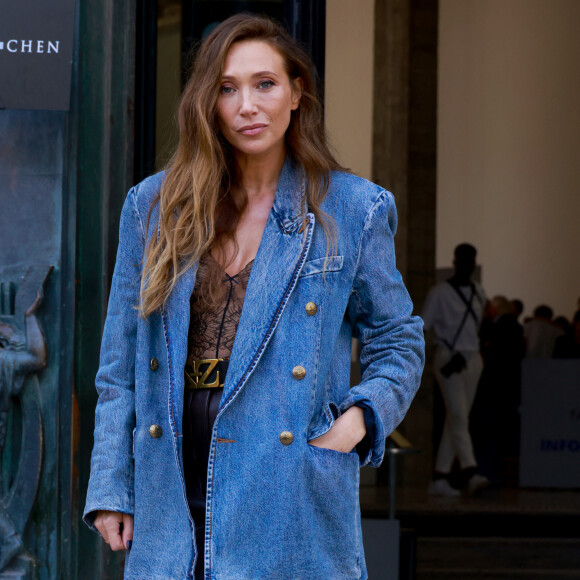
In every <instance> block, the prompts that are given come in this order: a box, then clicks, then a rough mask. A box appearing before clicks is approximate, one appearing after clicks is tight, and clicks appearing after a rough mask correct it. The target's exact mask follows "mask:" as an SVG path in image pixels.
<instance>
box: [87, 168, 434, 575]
mask: <svg viewBox="0 0 580 580" xmlns="http://www.w3.org/2000/svg"><path fill="white" fill-rule="evenodd" d="M301 175H302V174H301V172H300V171H299V170H298V169H297V168H296V167H294V166H293V165H292V163H291V162H290V161H286V163H285V165H284V168H283V170H282V174H281V176H280V179H279V183H278V189H277V192H276V196H275V200H274V205H273V207H272V210H271V212H270V216H269V218H268V221H267V224H266V228H265V231H264V234H263V237H262V241H261V244H260V248H259V250H258V254H257V257H256V259H255V262H254V265H253V267H252V273H251V276H250V280H249V284H248V287H247V291H246V297H245V302H244V307H243V312H242V316H241V320H240V323H239V327H238V331H237V335H236V339H235V344H234V348H233V351H232V355H231V359H230V365H229V370H228V375H227V378H226V382H225V387H224V391H223V396H222V399H221V403H220V410H219V413H218V417H217V420H216V422H215V427H214V430H213V435H212V443H211V451H210V460H209V469H208V487H207V489H208V497H207V512H206V532H205V554H197V553H196V548H195V541H194V529H193V522H192V519H191V517H190V514H189V510H188V507H187V501H186V497H185V489H184V478H183V461H182V439H183V438H182V410H183V390H184V378H183V369H184V365H185V361H186V355H187V336H188V328H189V309H190V301H189V299H190V295H191V292H192V290H193V286H194V283H195V274H196V268H195V267H194V268H192V269H190V270H189V271H187V272H186V273H185V274H183V276H182V277H181V278H180V279H179V282H178V283H177V285H176V287H175V289H174V291H173V292H172V294H171V296H170V298H169V300H168V302H167V303H166V305H165V307H164V308H163V310H162V311H159V312H155V313H154V314H152V315H151V316H150V317H149V318H148V319H147V320H143V319H140V318H139V317H138V316H137V312H136V310H135V305H136V304H137V302H138V295H139V280H140V275H141V264H142V257H143V253H144V249H145V245H146V243H147V240H146V220H147V214H148V211H149V207H150V205H151V203H152V200H153V198H154V197H155V195H156V194H157V192H158V191H159V188H160V185H161V183H162V180H163V174H157V175H154V176H153V177H150V178H148V179H146V180H145V181H143V182H142V183H141V184H139V185H137V186H136V187H134V188H133V189H131V191H130V192H129V194H128V196H127V199H126V202H125V205H124V208H123V212H122V216H121V227H120V240H119V249H118V254H117V262H116V266H115V271H114V276H113V284H112V288H111V295H110V300H109V309H108V313H107V319H106V323H105V329H104V334H103V340H102V349H101V360H100V369H99V372H98V375H97V378H96V386H97V390H98V393H99V400H98V404H97V408H96V425H95V433H94V449H93V454H92V460H91V477H90V482H89V489H88V493H87V499H86V507H85V512H84V519H85V522H86V523H87V524H88V525H89V526H91V527H93V529H94V526H93V522H94V517H95V512H96V510H113V511H119V512H126V513H129V514H133V515H134V518H135V529H134V538H133V546H132V548H131V550H130V552H129V553H128V554H127V560H126V564H125V578H131V579H143V578H155V579H161V578H167V579H190V578H193V570H194V566H195V561H196V559H197V558H204V560H205V561H204V565H205V578H206V579H215V580H218V579H219V580H237V579H239V580H242V579H243V580H248V579H252V580H258V579H270V580H271V579H280V580H316V579H319V580H328V579H329V578H332V579H355V578H356V579H361V578H362V579H364V578H367V572H366V567H365V560H364V553H363V546H362V535H361V523H360V509H359V502H358V491H359V468H360V466H361V465H371V466H375V467H377V466H378V465H379V464H380V463H381V461H382V459H383V454H384V450H385V438H386V436H388V435H389V434H390V433H391V432H392V431H393V430H394V429H395V427H396V426H397V425H398V424H399V422H400V421H401V420H402V419H403V416H404V415H405V412H406V411H407V409H408V407H409V405H410V403H411V400H412V398H413V396H414V395H415V392H416V391H417V388H418V386H419V381H420V377H421V373H422V369H423V363H424V342H423V332H422V321H421V319H420V318H418V317H416V316H412V314H411V311H412V304H411V300H410V298H409V295H408V293H407V291H406V289H405V286H404V285H403V281H402V279H401V276H400V274H399V272H398V271H397V269H396V266H395V251H394V245H393V235H394V232H395V228H396V211H395V204H394V201H393V196H392V195H391V194H390V193H389V192H387V191H385V190H383V189H381V188H380V187H378V186H377V185H375V184H373V183H370V182H368V181H366V180H364V179H361V178H359V177H356V176H354V175H350V174H347V173H341V172H334V173H333V174H332V179H331V183H330V189H329V191H328V194H327V196H326V198H325V200H324V202H323V206H322V207H323V209H324V210H325V211H326V212H327V213H328V214H329V215H331V216H332V217H333V218H334V220H335V223H336V227H337V234H338V235H337V244H336V252H335V253H334V255H330V256H328V257H326V253H327V242H326V237H325V235H324V232H323V230H322V228H321V227H320V225H319V224H316V223H315V219H314V216H313V215H312V214H311V213H307V220H308V221H307V225H306V227H305V228H303V227H302V225H303V220H302V216H303V212H304V211H307V210H306V208H303V206H302V203H303V201H302V200H303V199H304V181H303V179H302V177H301ZM158 217H159V216H158V205H156V206H155V207H154V209H153V212H152V216H151V224H152V225H151V227H150V228H149V232H150V234H149V235H155V233H156V229H157V228H156V224H157V223H158ZM309 302H314V303H315V304H316V312H315V313H314V314H312V310H313V309H312V308H309V311H307V309H306V305H307V304H308V303H309ZM353 336H357V337H358V338H359V339H360V342H361V346H362V352H361V370H362V380H361V382H360V384H359V385H357V386H355V387H353V388H349V384H350V358H351V338H352V337H353ZM152 359H156V361H158V364H157V365H156V364H151V361H152ZM295 366H302V367H304V369H305V370H306V376H305V377H304V378H302V379H298V378H295V377H294V375H293V373H292V370H293V368H294V367H295ZM354 404H357V405H360V406H362V407H363V409H364V411H365V421H366V425H367V431H368V434H369V437H370V450H369V451H368V454H363V456H362V457H359V455H358V454H357V453H356V452H354V451H353V452H351V453H340V452H337V451H333V450H329V449H321V448H319V447H314V446H311V445H309V444H308V441H309V440H311V439H313V438H315V437H318V436H320V435H322V434H324V433H325V432H326V431H328V430H329V429H330V428H331V427H332V425H333V423H334V421H335V419H336V418H337V417H338V416H339V415H340V414H341V413H342V412H344V411H345V410H346V409H348V408H349V407H350V406H352V405H354ZM152 425H158V426H160V427H161V431H160V432H159V430H158V431H157V432H156V433H155V435H157V436H156V437H153V436H152V435H151V434H150V427H151V426H152ZM283 432H289V433H291V437H289V436H286V437H281V434H282V433H283ZM159 434H160V436H159ZM289 440H291V442H289Z"/></svg>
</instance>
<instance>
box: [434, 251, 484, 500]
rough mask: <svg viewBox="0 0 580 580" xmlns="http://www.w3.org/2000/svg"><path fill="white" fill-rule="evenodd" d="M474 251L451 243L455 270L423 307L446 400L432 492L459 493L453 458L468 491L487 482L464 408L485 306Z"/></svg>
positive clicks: (471, 392)
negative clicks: (452, 477)
mask: <svg viewBox="0 0 580 580" xmlns="http://www.w3.org/2000/svg"><path fill="white" fill-rule="evenodd" d="M476 255H477V251H476V249H475V248H474V247H473V246H472V245H471V244H460V245H458V246H457V247H456V248H455V252H454V256H455V257H454V260H453V267H454V269H455V272H454V275H453V276H452V277H451V278H450V279H449V280H447V281H445V282H441V283H440V284H437V285H436V286H434V287H433V288H431V290H430V291H429V294H428V295H427V298H426V301H425V306H424V310H423V320H424V324H425V329H426V330H427V331H430V332H432V333H433V334H434V336H435V340H436V344H437V348H436V351H435V367H434V373H435V377H436V379H437V383H438V385H439V388H440V389H441V394H442V396H443V402H444V404H445V423H444V427H443V434H442V437H441V442H440V443H439V448H438V451H437V455H436V458H435V469H434V474H433V480H432V481H431V483H430V484H429V488H428V492H429V494H431V495H443V496H458V495H459V494H460V492H459V491H458V490H457V489H455V488H454V487H452V485H451V482H450V475H451V471H452V468H453V464H454V462H455V461H457V462H458V463H459V467H460V469H461V477H460V479H461V482H462V487H464V488H465V490H466V491H467V493H469V494H474V493H476V492H478V491H479V490H481V489H482V488H484V487H485V486H487V484H488V483H489V482H488V479H487V478H486V477H484V476H483V475H481V474H480V473H478V469H477V461H476V459H475V454H474V451H473V444H472V441H471V436H470V433H469V412H470V410H471V406H472V405H473V401H474V398H475V393H476V390H477V385H478V383H479V378H480V375H481V371H482V368H483V363H482V359H481V354H480V349H479V328H480V325H481V321H482V318H483V313H484V309H485V305H486V297H485V292H484V291H483V288H482V287H481V285H480V284H479V283H478V282H476V281H474V280H472V275H473V272H474V270H475V264H476V262H475V258H476Z"/></svg>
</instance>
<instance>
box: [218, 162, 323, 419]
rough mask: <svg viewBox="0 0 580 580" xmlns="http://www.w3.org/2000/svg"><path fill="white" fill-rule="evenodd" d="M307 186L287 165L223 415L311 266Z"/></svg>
mask: <svg viewBox="0 0 580 580" xmlns="http://www.w3.org/2000/svg"><path fill="white" fill-rule="evenodd" d="M305 214H306V197H305V189H304V181H303V179H302V177H301V174H299V173H298V171H296V169H295V168H294V167H293V166H292V164H291V162H290V160H288V159H287V160H286V163H285V164H284V168H283V169H282V173H281V175H280V179H279V181H278V189H277V191H276V197H275V199H274V205H273V207H272V210H271V211H270V215H269V217H268V221H267V223H266V227H265V229H264V234H263V236H262V241H261V243H260V247H259V249H258V253H257V255H256V259H255V260H254V264H253V266H252V272H251V274H250V279H249V281H248V287H247V288H246V295H245V298H244V307H243V310H242V315H241V318H240V322H239V325H238V330H237V333H236V339H235V342H234V346H233V349H232V354H231V357H230V363H229V366H228V374H227V377H226V381H225V385H224V392H223V395H222V399H221V408H220V412H219V414H221V413H222V412H223V410H224V409H225V408H226V407H228V406H229V405H230V404H231V402H232V401H233V400H234V398H235V397H236V395H237V394H238V393H239V392H240V390H241V389H242V388H243V386H244V385H245V383H246V382H247V380H248V378H249V376H250V375H251V373H252V372H253V370H254V369H255V367H256V365H257V364H258V362H259V360H260V358H261V356H262V354H263V352H264V350H265V348H266V346H267V345H268V342H269V341H270V338H271V337H272V334H273V333H274V331H275V329H276V326H277V325H278V322H279V320H280V317H281V316H282V313H283V311H284V308H285V306H286V304H287V302H288V298H289V297H290V294H291V293H292V290H293V289H294V287H295V286H296V283H297V281H298V276H299V274H300V271H301V270H302V266H303V265H304V262H305V261H306V257H307V255H308V251H309V249H310V244H311V241H312V233H313V230H314V215H313V214H306V220H307V222H306V226H305V227H304V228H303V227H302V226H303V219H302V216H303V215H305Z"/></svg>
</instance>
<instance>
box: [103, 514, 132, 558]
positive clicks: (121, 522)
mask: <svg viewBox="0 0 580 580" xmlns="http://www.w3.org/2000/svg"><path fill="white" fill-rule="evenodd" d="M95 528H97V530H99V532H100V534H101V536H103V540H105V542H106V543H107V544H109V545H110V546H111V550H113V551H117V550H127V549H129V548H130V547H131V542H132V541H133V516H130V515H129V514H123V513H120V512H111V511H105V510H100V511H98V512H97V516H96V517H95Z"/></svg>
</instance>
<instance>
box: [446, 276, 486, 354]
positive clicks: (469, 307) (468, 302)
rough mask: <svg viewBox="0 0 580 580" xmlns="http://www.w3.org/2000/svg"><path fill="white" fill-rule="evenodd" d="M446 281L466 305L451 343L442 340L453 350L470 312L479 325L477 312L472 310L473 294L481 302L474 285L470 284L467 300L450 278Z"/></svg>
mask: <svg viewBox="0 0 580 580" xmlns="http://www.w3.org/2000/svg"><path fill="white" fill-rule="evenodd" d="M447 282H448V283H449V285H450V286H451V287H452V288H453V289H454V290H455V291H456V292H457V294H459V296H460V297H461V301H462V302H463V303H464V304H465V306H466V308H465V312H464V313H463V318H462V319H461V322H460V323H459V326H458V328H457V330H456V331H455V335H454V336H453V340H452V341H451V343H449V342H447V341H446V340H443V342H444V343H445V346H447V348H449V350H451V351H453V350H455V345H456V344H457V340H458V338H459V335H460V334H461V331H462V330H463V327H464V326H465V322H466V321H467V317H468V316H469V315H470V314H471V316H473V319H474V320H475V323H476V324H477V325H478V326H479V319H478V318H477V314H475V311H474V310H473V306H472V304H473V297H474V296H477V298H478V300H479V301H480V302H481V298H480V297H479V295H478V294H477V291H476V290H475V286H474V285H473V284H470V287H471V295H470V296H469V300H467V298H465V296H464V295H463V293H462V292H461V290H459V287H458V286H456V285H455V284H453V282H452V281H451V280H447Z"/></svg>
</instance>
